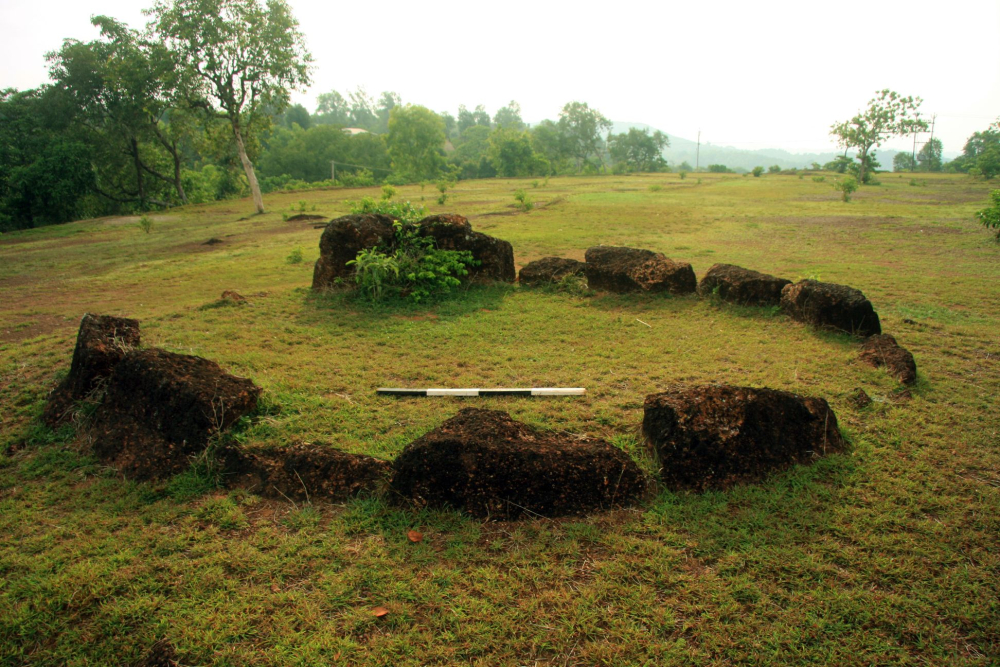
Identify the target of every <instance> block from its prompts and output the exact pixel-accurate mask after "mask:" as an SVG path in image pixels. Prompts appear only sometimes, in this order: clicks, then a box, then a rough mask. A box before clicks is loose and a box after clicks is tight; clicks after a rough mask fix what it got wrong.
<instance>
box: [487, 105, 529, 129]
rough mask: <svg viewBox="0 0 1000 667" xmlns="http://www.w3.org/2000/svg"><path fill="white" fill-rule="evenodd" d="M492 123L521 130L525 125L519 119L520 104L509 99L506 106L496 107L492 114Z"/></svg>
mask: <svg viewBox="0 0 1000 667" xmlns="http://www.w3.org/2000/svg"><path fill="white" fill-rule="evenodd" d="M493 124H494V125H496V126H497V127H503V128H508V129H511V130H523V129H524V128H525V125H524V120H522V119H521V105H520V104H518V103H517V102H516V101H514V100H511V101H510V104H508V105H507V106H505V107H500V108H499V109H497V112H496V113H495V114H494V115H493Z"/></svg>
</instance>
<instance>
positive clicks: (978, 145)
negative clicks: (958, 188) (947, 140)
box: [945, 119, 1000, 172]
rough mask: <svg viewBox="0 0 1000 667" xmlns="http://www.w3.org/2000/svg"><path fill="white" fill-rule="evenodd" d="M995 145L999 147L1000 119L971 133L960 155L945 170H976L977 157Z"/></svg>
mask: <svg viewBox="0 0 1000 667" xmlns="http://www.w3.org/2000/svg"><path fill="white" fill-rule="evenodd" d="M997 145H1000V119H998V120H997V121H995V122H994V123H992V124H991V125H990V126H989V127H988V128H986V129H985V130H983V131H982V132H973V133H972V136H971V137H969V138H968V140H966V142H965V146H964V148H963V149H962V154H961V155H960V156H958V157H957V158H955V159H954V160H952V161H951V162H949V163H948V164H947V166H946V167H945V168H946V169H947V170H948V171H962V172H968V171H969V169H978V168H979V167H978V166H977V165H976V163H977V162H978V160H979V156H980V155H982V154H983V153H984V152H986V151H987V150H988V149H989V148H990V146H997ZM987 162H988V159H987Z"/></svg>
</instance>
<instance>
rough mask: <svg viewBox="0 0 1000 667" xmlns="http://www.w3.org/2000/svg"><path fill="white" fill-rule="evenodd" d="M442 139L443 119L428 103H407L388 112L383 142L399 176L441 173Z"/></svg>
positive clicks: (427, 176) (421, 177)
mask: <svg viewBox="0 0 1000 667" xmlns="http://www.w3.org/2000/svg"><path fill="white" fill-rule="evenodd" d="M444 142H445V136H444V121H443V120H441V117H440V116H438V115H437V114H436V113H434V112H433V111H431V110H430V109H428V108H427V107H422V106H417V105H415V104H407V105H405V106H398V107H395V108H393V110H392V111H390V112H389V134H388V136H387V138H386V143H387V145H388V148H389V157H391V158H392V169H393V171H394V172H395V173H396V174H397V175H398V176H399V177H400V178H402V179H404V180H407V181H410V182H412V181H422V180H426V179H433V178H437V177H438V176H440V175H441V172H442V170H443V168H444V166H445V161H444V155H443V150H444Z"/></svg>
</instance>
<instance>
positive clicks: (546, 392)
mask: <svg viewBox="0 0 1000 667" xmlns="http://www.w3.org/2000/svg"><path fill="white" fill-rule="evenodd" d="M375 393H376V394H380V395H382V396H583V395H584V394H586V393H587V390H586V389H584V388H582V387H529V388H524V389H393V388H390V387H379V388H378V389H376V390H375Z"/></svg>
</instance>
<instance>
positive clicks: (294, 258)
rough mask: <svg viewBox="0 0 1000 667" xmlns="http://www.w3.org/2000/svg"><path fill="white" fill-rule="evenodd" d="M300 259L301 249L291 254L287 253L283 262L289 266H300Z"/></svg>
mask: <svg viewBox="0 0 1000 667" xmlns="http://www.w3.org/2000/svg"><path fill="white" fill-rule="evenodd" d="M302 259H303V257H302V248H296V249H295V250H293V251H292V252H290V253H288V257H286V258H285V261H286V262H287V263H289V264H301V263H302Z"/></svg>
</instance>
